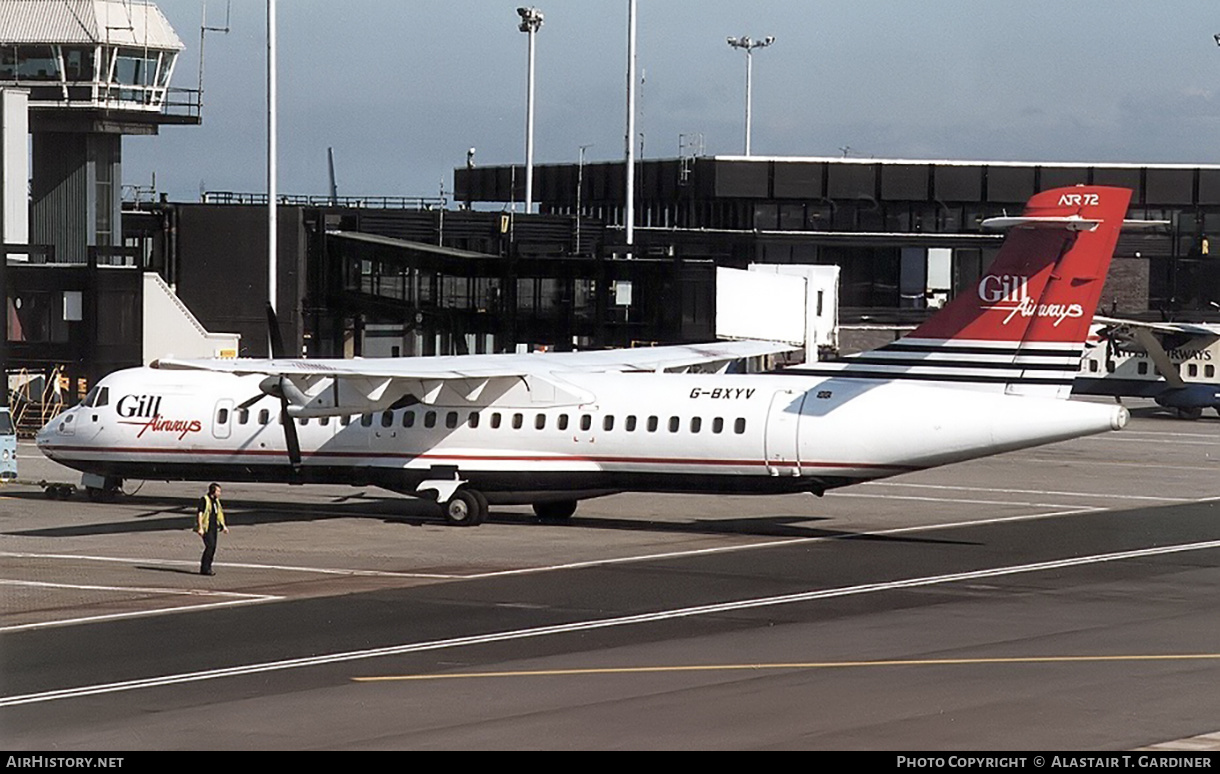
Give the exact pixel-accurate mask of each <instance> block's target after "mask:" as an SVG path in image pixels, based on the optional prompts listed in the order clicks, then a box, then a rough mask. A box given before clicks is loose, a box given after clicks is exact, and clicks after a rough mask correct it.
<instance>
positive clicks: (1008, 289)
mask: <svg viewBox="0 0 1220 774" xmlns="http://www.w3.org/2000/svg"><path fill="white" fill-rule="evenodd" d="M1028 287H1029V277H1021V276H1017V275H1015V274H988V275H987V276H985V277H983V278H982V279H981V280H979V299H980V300H982V301H983V303H984V304H988V306H984V307H983V308H984V309H993V310H996V311H1000V312H1007V313H1008V314H1007V316H1006V317H1005V318H1004V323H1003V324H1004V325H1007V324H1008V323H1009V322H1011V321H1012V318H1014V317H1017V316H1020V317H1049V318H1053V319H1054V321H1055V322H1054V327H1056V328H1058V327H1059V324H1060V323H1062V322H1063V321H1064V320H1066V319H1068V318H1069V317H1070V318H1078V317H1084V307H1082V306H1081V305H1080V304H1039V303H1037V302H1035V301H1034V299H1032V298H1030V296H1029V290H1028Z"/></svg>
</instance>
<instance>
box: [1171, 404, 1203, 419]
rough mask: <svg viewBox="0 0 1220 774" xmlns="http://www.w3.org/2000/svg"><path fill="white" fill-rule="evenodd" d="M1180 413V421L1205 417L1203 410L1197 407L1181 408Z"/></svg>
mask: <svg viewBox="0 0 1220 774" xmlns="http://www.w3.org/2000/svg"><path fill="white" fill-rule="evenodd" d="M1177 411H1178V419H1189V420H1192V421H1193V420H1195V419H1198V418H1199V417H1201V416H1203V409H1201V408H1197V407H1191V408H1180V409H1178V410H1177Z"/></svg>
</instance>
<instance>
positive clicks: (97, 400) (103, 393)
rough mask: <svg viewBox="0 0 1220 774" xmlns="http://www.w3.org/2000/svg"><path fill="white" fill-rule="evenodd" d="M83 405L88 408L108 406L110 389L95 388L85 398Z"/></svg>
mask: <svg viewBox="0 0 1220 774" xmlns="http://www.w3.org/2000/svg"><path fill="white" fill-rule="evenodd" d="M84 405H85V406H87V407H89V408H101V407H102V406H108V405H110V388H109V387H102V386H100V385H99V386H96V387H94V388H93V389H92V390H89V394H88V395H86V396H85V400H84Z"/></svg>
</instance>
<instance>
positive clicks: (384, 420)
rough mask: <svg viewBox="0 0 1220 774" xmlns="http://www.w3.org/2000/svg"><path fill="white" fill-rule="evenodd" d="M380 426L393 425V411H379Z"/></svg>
mask: <svg viewBox="0 0 1220 774" xmlns="http://www.w3.org/2000/svg"><path fill="white" fill-rule="evenodd" d="M381 426H382V427H393V426H394V412H393V411H383V412H381Z"/></svg>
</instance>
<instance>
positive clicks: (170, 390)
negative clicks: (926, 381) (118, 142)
mask: <svg viewBox="0 0 1220 774" xmlns="http://www.w3.org/2000/svg"><path fill="white" fill-rule="evenodd" d="M259 382H260V377H258V376H235V375H231V374H224V373H207V372H177V371H165V370H154V369H147V368H139V369H129V370H126V371H120V372H117V373H115V374H112V375H110V376H108V377H106V378H105V379H103V380H102V381H101V382H100V383H99V384H98V385H97V387H96V388H95V390H94V392H93V393H91V396H92V400H91V401H89V403H92V404H93V405H85V404H82V405H80V406H77V407H75V408H73V409H70V410H68V411H66V412H64V413H63V414H61V415H60V416H59V417H57V418H56V419H55V420H53V421H52V422H51V423H49V424H48V425H47V426H46V427H44V428H43V430H42V431H41V432H40V433H39V435H38V446H39V448H40V449H41V450H42V451H43V453H44V454H46V455H47V456H48V457H50V458H51V459H53V460H55V461H57V462H60V463H62V464H64V465H68V466H70V467H73V468H76V469H78V470H80V471H83V472H85V473H88V474H93V475H98V476H106V477H114V478H137V479H158V480H160V479H165V480H212V479H215V480H226V481H293V482H302V483H350V484H360V485H364V484H371V485H377V486H382V487H385V488H388V489H392V490H395V491H399V492H405V493H415V492H416V490H417V489H419V488H421V485H422V484H424V483H425V482H428V481H436V480H443V479H455V480H456V479H460V480H461V481H463V482H467V483H468V484H469V486H470V487H472V488H477V489H478V490H480V491H482V492H485V493H486V495H487V497H488V499H489V500H491V501H493V502H538V501H543V500H546V499H548V498H552V499H554V498H559V497H564V498H570V499H579V498H581V497H588V496H594V495H596V494H604V493H608V492H615V491H624V490H635V491H657V492H759V493H774V492H792V491H813V492H818V493H820V492H822V491H824V490H826V489H829V488H832V487H837V486H843V485H846V484H851V483H857V482H860V481H866V480H869V479H875V478H882V477H886V476H892V475H896V474H899V473H904V472H908V471H912V470H919V469H923V468H928V467H933V466H936V465H943V464H946V463H951V462H957V461H961V460H966V459H972V458H976V457H982V456H986V455H990V454H996V453H999V452H1004V451H1010V450H1013V449H1019V448H1024V447H1029V446H1035V445H1039V444H1043V443H1050V442H1053V441H1058V440H1064V439H1068V438H1074V437H1078V436H1082V435H1088V434H1092V433H1099V432H1104V431H1107V430H1111V429H1117V428H1119V427H1121V426H1122V424H1123V423H1124V422H1125V420H1126V414H1125V412H1124V411H1123V410H1122V409H1121V408H1119V407H1115V406H1108V405H1098V404H1087V403H1076V402H1070V401H1061V400H1048V399H1039V398H1029V397H1014V396H1007V395H1003V394H998V393H981V392H975V391H968V390H958V389H952V388H947V387H941V386H925V385H919V384H911V383H909V382H906V383H900V382H888V381H877V380H871V381H870V380H863V379H851V378H837V377H829V378H827V377H814V376H803V375H786V374H783V373H782V372H781V373H776V374H752V375H726V374H716V375H709V374H668V373H598V374H593V373H564V374H556V375H553V377H552V378H550V379H548V381H546V382H539V381H533V382H531V381H530V380H528V379H523V380H521V381H520V382H519V383H518V384H516V385H515V386H514V387H511V388H508V389H506V390H503V391H502V392H500V393H499V394H495V395H487V394H482V395H479V396H478V397H477V399H475V400H473V401H471V400H467V399H466V398H464V397H463V396H462V395H461V394H460V393H457V392H454V391H452V390H451V389H450V388H448V387H446V388H445V389H444V390H443V391H441V392H440V393H439V394H438V395H437V396H435V397H434V400H432V402H431V403H429V404H427V405H424V404H415V405H412V406H409V407H404V408H396V409H392V410H388V411H378V412H376V413H372V414H364V415H355V416H350V417H349V416H331V417H317V416H315V417H311V418H308V419H305V418H298V419H294V420H291V421H294V422H295V423H296V430H297V434H298V437H299V439H300V446H301V464H300V465H299V466H297V467H295V468H294V467H293V466H292V465H291V464H290V463H289V460H288V453H287V445H286V441H285V434H284V428H283V427H282V426H281V424H280V410H281V406H280V401H279V399H277V398H274V397H270V396H262V397H261V398H260V399H257V400H253V396H259V395H260V388H259ZM556 384H558V385H559V386H560V388H561V389H556V388H555V386H554V385H556ZM574 396H575V397H574ZM243 404H244V405H245V408H242V406H243Z"/></svg>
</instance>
